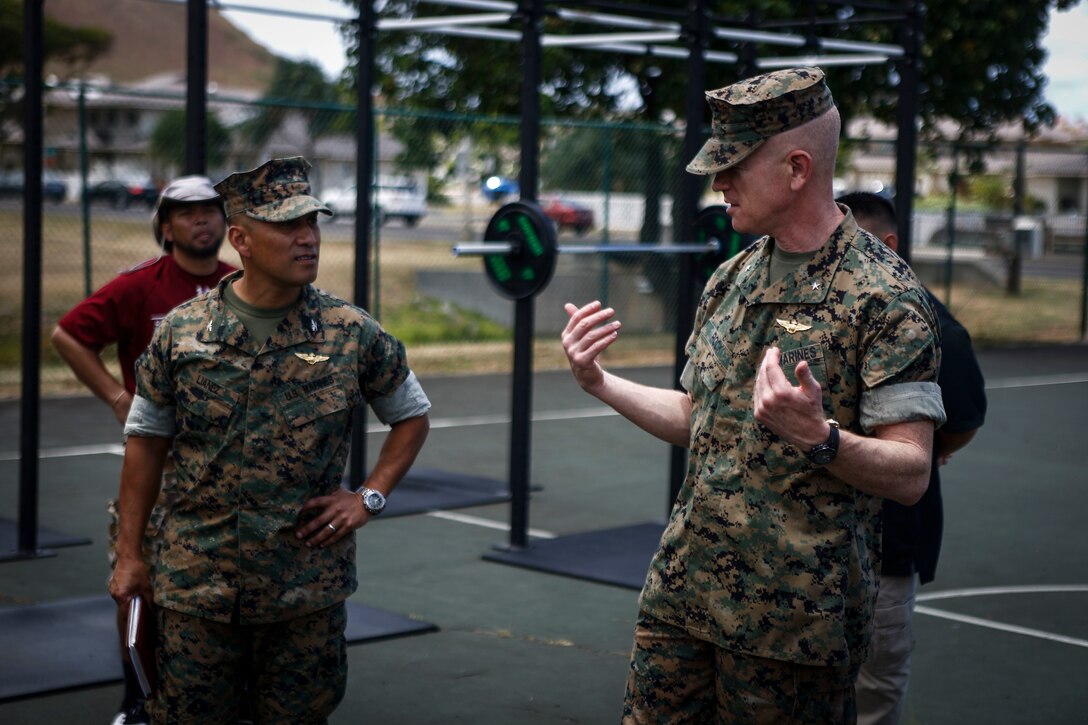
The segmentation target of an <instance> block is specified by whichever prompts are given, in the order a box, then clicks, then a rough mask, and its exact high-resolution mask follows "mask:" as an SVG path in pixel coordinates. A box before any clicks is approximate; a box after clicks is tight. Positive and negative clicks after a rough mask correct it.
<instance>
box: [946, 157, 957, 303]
mask: <svg viewBox="0 0 1088 725" xmlns="http://www.w3.org/2000/svg"><path fill="white" fill-rule="evenodd" d="M948 180H949V183H950V185H951V186H952V194H951V195H950V196H949V198H948V256H947V257H946V258H945V270H944V280H945V282H944V283H945V292H944V304H945V306H947V307H951V306H952V271H953V269H954V265H953V263H952V252H953V250H954V248H955V246H956V190H957V188H958V187H959V184H960V156H959V147H958V146H956V145H954V144H953V146H952V171H951V172H950V173H949V175H948Z"/></svg>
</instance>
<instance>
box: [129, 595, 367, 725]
mask: <svg viewBox="0 0 1088 725" xmlns="http://www.w3.org/2000/svg"><path fill="white" fill-rule="evenodd" d="M158 614H159V633H160V634H159V648H158V653H157V661H158V667H159V685H158V688H157V689H156V691H155V693H154V695H153V697H152V699H151V700H150V701H149V702H148V706H147V711H148V714H149V715H150V716H151V721H152V722H153V723H169V724H170V725H183V724H191V725H218V724H220V723H222V724H223V725H226V724H228V723H229V724H230V725H235V724H236V723H237V722H238V719H239V711H240V707H241V699H242V697H243V691H244V687H245V685H246V683H245V682H244V681H243V680H244V679H245V678H246V676H247V675H246V673H248V678H249V682H248V688H249V699H250V706H251V714H252V718H253V722H255V723H262V724H264V723H268V725H318V724H319V723H325V722H326V720H327V719H328V717H329V715H330V714H332V712H333V710H335V709H336V706H337V705H339V704H340V700H342V699H343V697H344V689H345V687H346V685H347V672H348V669H347V653H346V651H345V642H344V627H345V625H346V623H347V610H346V609H345V607H344V604H343V603H340V604H337V605H334V606H332V607H329V608H327V609H322V610H319V611H317V612H314V613H312V614H307V615H305V616H302V617H297V618H295V619H289V620H286V621H283V622H275V623H273V624H258V625H238V624H223V623H221V622H213V621H211V620H207V619H202V618H200V617H191V616H188V615H185V614H181V613H180V612H174V611H171V610H169V609H164V608H162V607H160V608H159V609H158Z"/></svg>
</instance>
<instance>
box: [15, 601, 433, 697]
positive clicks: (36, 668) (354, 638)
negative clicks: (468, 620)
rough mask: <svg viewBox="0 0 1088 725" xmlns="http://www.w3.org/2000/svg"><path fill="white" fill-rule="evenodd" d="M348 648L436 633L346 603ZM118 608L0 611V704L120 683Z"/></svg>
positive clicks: (72, 605)
mask: <svg viewBox="0 0 1088 725" xmlns="http://www.w3.org/2000/svg"><path fill="white" fill-rule="evenodd" d="M347 608H348V623H347V630H346V632H345V637H346V639H347V642H348V644H358V643H365V642H373V641H377V640H383V639H390V638H393V637H403V636H406V635H410V634H423V633H426V632H433V631H436V630H437V629H438V628H437V627H436V626H435V625H433V624H431V623H430V622H421V621H417V620H414V619H408V618H407V617H402V616H400V615H399V614H393V613H392V612H388V611H385V610H383V609H376V608H374V607H368V606H366V605H363V604H358V603H356V602H352V601H348V602H347ZM116 611H117V609H116V606H115V605H114V603H113V600H112V599H110V598H109V597H107V596H104V595H103V596H96V597H82V598H79V599H66V600H63V601H58V602H50V603H47V604H35V605H30V606H19V607H11V608H8V609H2V610H0V652H3V653H4V656H3V657H0V701H3V700H9V699H13V698H18V697H26V696H28V695H38V694H42V693H46V692H53V691H57V690H67V689H71V688H77V687H88V686H92V685H105V684H110V683H113V682H119V681H120V680H121V660H120V656H119V654H118V643H117V627H116V624H115V617H116Z"/></svg>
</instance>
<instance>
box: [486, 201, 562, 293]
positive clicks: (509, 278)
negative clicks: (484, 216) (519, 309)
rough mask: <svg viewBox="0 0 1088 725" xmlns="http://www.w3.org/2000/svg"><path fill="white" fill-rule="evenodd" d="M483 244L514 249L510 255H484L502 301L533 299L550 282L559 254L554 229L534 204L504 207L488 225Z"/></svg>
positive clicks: (488, 273)
mask: <svg viewBox="0 0 1088 725" xmlns="http://www.w3.org/2000/svg"><path fill="white" fill-rule="evenodd" d="M483 241H484V243H485V244H486V243H487V242H505V243H508V244H512V245H513V246H514V250H513V251H512V252H511V253H510V254H486V255H484V272H485V273H486V274H487V278H488V279H489V280H491V284H492V285H494V287H495V289H497V290H498V291H499V294H501V295H502V296H503V297H506V298H507V299H511V300H520V299H524V298H526V297H533V296H534V295H537V294H540V292H541V291H543V289H544V288H545V287H547V286H548V283H549V282H551V279H552V275H553V274H554V273H555V260H556V256H557V255H558V254H559V248H558V244H557V243H556V234H555V225H554V224H553V223H552V220H551V219H549V218H548V217H547V216H546V215H545V214H544V212H543V211H542V210H541V208H540V207H539V206H537V205H536V204H534V203H533V202H531V201H515V202H512V203H510V204H506V205H504V206H502V207H501V208H500V209H499V210H498V211H497V212H495V215H494V216H492V217H491V221H490V222H488V225H487V229H486V230H485V231H484V239H483Z"/></svg>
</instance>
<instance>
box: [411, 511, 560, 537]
mask: <svg viewBox="0 0 1088 725" xmlns="http://www.w3.org/2000/svg"><path fill="white" fill-rule="evenodd" d="M427 515H428V516H433V517H435V518H436V519H445V520H446V521H456V522H457V523H459V524H468V525H469V526H480V527H482V528H485V529H495V530H496V531H509V530H510V524H504V523H502V522H501V521H492V520H491V519H485V518H481V517H479V516H469V515H468V514H459V513H457V512H455V511H429V512H427ZM526 533H528V534H529V536H532V537H534V538H537V539H554V538H556V535H555V534H553V533H552V532H550V531H541V530H540V529H529V530H528V531H527V532H526Z"/></svg>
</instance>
